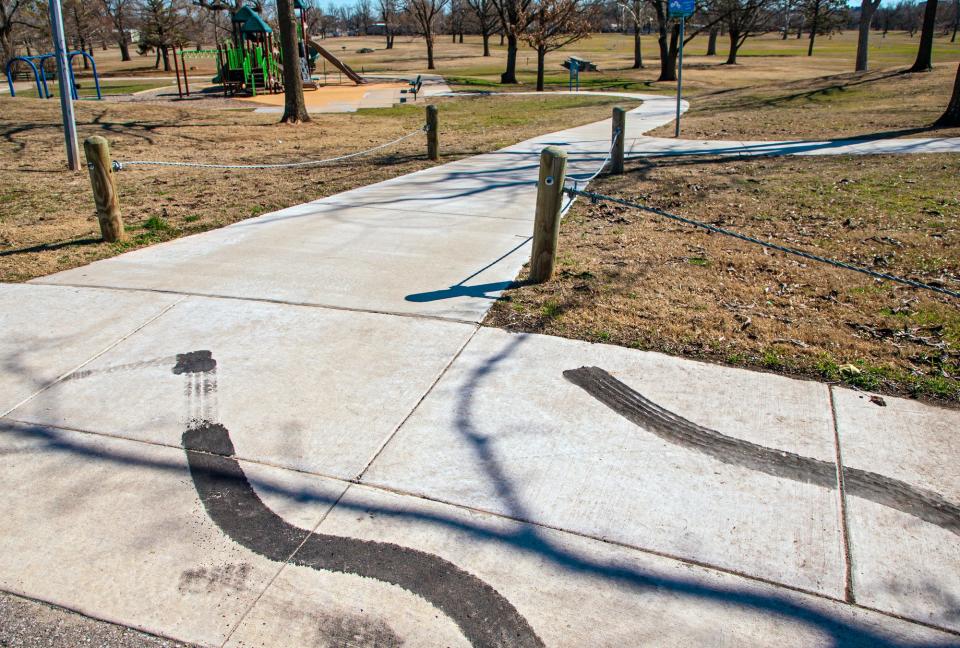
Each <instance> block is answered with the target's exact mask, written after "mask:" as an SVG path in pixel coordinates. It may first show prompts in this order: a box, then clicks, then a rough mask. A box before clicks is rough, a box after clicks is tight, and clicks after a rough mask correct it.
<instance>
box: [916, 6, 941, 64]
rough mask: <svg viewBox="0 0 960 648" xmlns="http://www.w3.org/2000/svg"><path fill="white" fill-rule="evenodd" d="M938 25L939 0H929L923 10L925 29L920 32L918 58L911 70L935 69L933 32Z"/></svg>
mask: <svg viewBox="0 0 960 648" xmlns="http://www.w3.org/2000/svg"><path fill="white" fill-rule="evenodd" d="M936 27H937V0H927V7H926V9H924V11H923V30H922V31H921V32H920V47H919V48H918V49H917V60H916V62H915V63H914V64H913V67H912V68H910V70H909V71H910V72H929V71H930V70H932V69H933V32H934V30H935V29H936Z"/></svg>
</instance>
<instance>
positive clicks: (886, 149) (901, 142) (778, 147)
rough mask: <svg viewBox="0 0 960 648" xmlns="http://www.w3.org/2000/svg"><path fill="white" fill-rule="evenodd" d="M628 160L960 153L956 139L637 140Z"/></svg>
mask: <svg viewBox="0 0 960 648" xmlns="http://www.w3.org/2000/svg"><path fill="white" fill-rule="evenodd" d="M633 150H634V153H633V155H632V156H631V157H632V158H643V157H661V156H671V155H717V156H732V157H753V156H763V155H766V156H780V155H891V154H893V155H903V154H908V153H917V154H919V153H960V137H908V138H897V139H894V138H884V137H881V136H877V137H872V138H856V137H846V138H840V139H834V140H783V141H770V142H751V141H743V142H740V141H735V140H690V139H670V138H666V137H647V136H643V137H639V138H637V139H636V140H634V142H633Z"/></svg>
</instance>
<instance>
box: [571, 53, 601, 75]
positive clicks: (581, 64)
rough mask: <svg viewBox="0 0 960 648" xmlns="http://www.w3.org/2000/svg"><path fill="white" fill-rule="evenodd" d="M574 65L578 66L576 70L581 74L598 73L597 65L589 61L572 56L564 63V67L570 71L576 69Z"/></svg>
mask: <svg viewBox="0 0 960 648" xmlns="http://www.w3.org/2000/svg"><path fill="white" fill-rule="evenodd" d="M574 64H576V69H577V70H578V71H580V72H596V71H597V64H596V63H593V62H591V61H588V60H586V59H582V58H579V57H576V56H571V57H570V58H568V59H567V60H566V61H564V62H563V67H565V68H567V69H568V70H569V69H570V68H572V67H574Z"/></svg>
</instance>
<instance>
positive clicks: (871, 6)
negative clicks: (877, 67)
mask: <svg viewBox="0 0 960 648" xmlns="http://www.w3.org/2000/svg"><path fill="white" fill-rule="evenodd" d="M879 6H880V0H860V24H859V33H858V34H857V64H856V68H855V69H856V71H857V72H866V71H867V58H868V56H869V45H870V25H872V24H873V15H874V14H875V13H876V11H877V7H879Z"/></svg>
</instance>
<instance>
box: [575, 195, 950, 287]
mask: <svg viewBox="0 0 960 648" xmlns="http://www.w3.org/2000/svg"><path fill="white" fill-rule="evenodd" d="M564 192H565V193H567V194H569V195H571V196H583V197H584V198H589V199H590V200H591V202H594V203H596V202H599V201H604V202H610V203H614V204H617V205H623V206H625V207H631V208H633V209H639V210H641V211H646V212H650V213H651V214H656V215H657V216H663V217H664V218H669V219H672V220H675V221H679V222H681V223H685V224H687V225H692V226H693V227H699V228H701V229H705V230H707V231H710V232H714V233H716V234H723V235H724V236H730V237H733V238H735V239H739V240H741V241H745V242H747V243H753V244H755V245H761V246H763V247H765V248H769V249H771V250H777V251H779V252H784V253H786V254H793V255H795V256H798V257H802V258H804V259H809V260H811V261H818V262H820V263H826V264H827V265H832V266H834V267H837V268H842V269H844V270H852V271H853V272H859V273H862V274H865V275H868V276H871V277H874V278H876V279H885V280H887V281H893V282H896V283H900V284H904V285H906V286H911V287H912V288H920V289H922V290H930V291H933V292H937V293H941V294H943V295H949V296H950V297H954V298H957V299H960V292H956V291H954V290H950V289H948V288H941V287H939V286H932V285H930V284H926V283H923V282H921V281H915V280H913V279H907V278H906V277H898V276H897V275H892V274H887V273H886V272H877V271H875V270H870V269H869V268H864V267H862V266H858V265H853V264H852V263H847V262H845V261H838V260H836V259H830V258H828V257H823V256H819V255H817V254H812V253H810V252H804V251H803V250H798V249H796V248H791V247H787V246H785V245H780V244H778V243H771V242H770V241H763V240H761V239H758V238H754V237H752V236H748V235H746V234H740V233H739V232H734V231H732V230H728V229H725V228H723V227H717V226H716V225H711V224H709V223H704V222H701V221H697V220H694V219H692V218H686V217H685V216H678V215H677V214H671V213H670V212H666V211H663V210H662V209H657V208H656V207H648V206H646V205H640V204H637V203H634V202H630V201H629V200H623V199H622V198H614V197H613V196H605V195H603V194H598V193H594V192H592V191H582V190H580V189H575V188H568V187H564Z"/></svg>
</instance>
